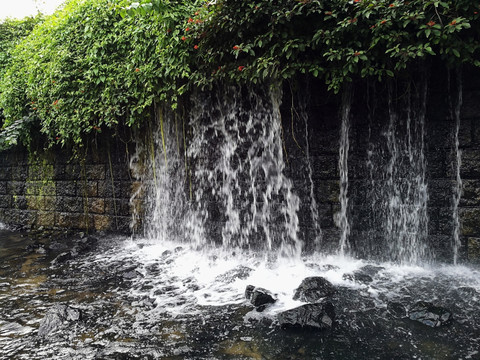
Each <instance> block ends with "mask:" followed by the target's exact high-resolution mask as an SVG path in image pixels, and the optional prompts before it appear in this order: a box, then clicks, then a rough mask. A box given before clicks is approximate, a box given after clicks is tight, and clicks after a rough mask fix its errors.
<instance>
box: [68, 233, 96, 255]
mask: <svg viewBox="0 0 480 360" xmlns="http://www.w3.org/2000/svg"><path fill="white" fill-rule="evenodd" d="M97 243H98V239H97V238H95V237H93V236H87V237H82V238H81V239H80V240H78V241H77V242H76V244H75V246H74V247H73V249H72V255H73V256H76V255H79V254H83V253H86V252H88V251H91V250H93V249H94V248H95V246H96V245H97Z"/></svg>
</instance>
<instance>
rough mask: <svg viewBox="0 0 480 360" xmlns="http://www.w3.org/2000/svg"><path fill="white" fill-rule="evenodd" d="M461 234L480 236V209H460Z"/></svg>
mask: <svg viewBox="0 0 480 360" xmlns="http://www.w3.org/2000/svg"><path fill="white" fill-rule="evenodd" d="M459 216H460V234H461V235H463V236H480V208H467V209H465V208H464V209H460V211H459Z"/></svg>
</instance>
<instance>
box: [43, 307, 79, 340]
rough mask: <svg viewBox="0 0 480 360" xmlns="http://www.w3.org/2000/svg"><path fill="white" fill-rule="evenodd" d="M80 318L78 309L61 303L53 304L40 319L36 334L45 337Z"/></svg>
mask: <svg viewBox="0 0 480 360" xmlns="http://www.w3.org/2000/svg"><path fill="white" fill-rule="evenodd" d="M80 319H81V313H80V310H78V309H74V308H72V307H70V306H67V305H63V304H55V305H53V306H52V307H51V308H50V310H48V312H47V314H46V315H45V317H44V318H43V319H42V320H41V321H40V327H39V328H38V335H39V336H42V337H45V336H47V335H50V334H51V333H54V332H56V331H58V330H62V329H64V328H65V327H66V326H68V324H69V323H71V322H75V321H79V320H80Z"/></svg>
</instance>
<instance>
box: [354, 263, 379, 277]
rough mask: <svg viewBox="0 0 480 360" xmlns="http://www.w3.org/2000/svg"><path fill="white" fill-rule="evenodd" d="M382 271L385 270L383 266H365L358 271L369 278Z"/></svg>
mask: <svg viewBox="0 0 480 360" xmlns="http://www.w3.org/2000/svg"><path fill="white" fill-rule="evenodd" d="M382 270H385V268H384V267H383V266H375V265H365V266H362V267H361V268H360V270H359V271H360V272H362V273H363V274H367V275H370V276H371V277H374V276H375V275H377V274H378V273H379V272H380V271H382Z"/></svg>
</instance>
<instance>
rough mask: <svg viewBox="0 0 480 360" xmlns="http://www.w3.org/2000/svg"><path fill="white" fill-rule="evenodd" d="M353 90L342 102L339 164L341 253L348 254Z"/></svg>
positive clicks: (347, 92) (348, 91) (342, 254)
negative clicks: (350, 134) (349, 160)
mask: <svg viewBox="0 0 480 360" xmlns="http://www.w3.org/2000/svg"><path fill="white" fill-rule="evenodd" d="M351 101H352V99H351V90H350V89H348V90H347V91H346V92H345V96H344V98H343V102H342V114H341V121H342V124H341V128H340V147H339V160H338V165H339V169H340V196H339V200H340V214H339V216H338V223H339V227H340V231H341V235H340V248H339V254H340V255H341V256H344V255H346V253H347V252H348V248H349V245H348V236H349V235H350V219H349V217H348V152H349V149H350V139H349V131H350V108H351Z"/></svg>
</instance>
